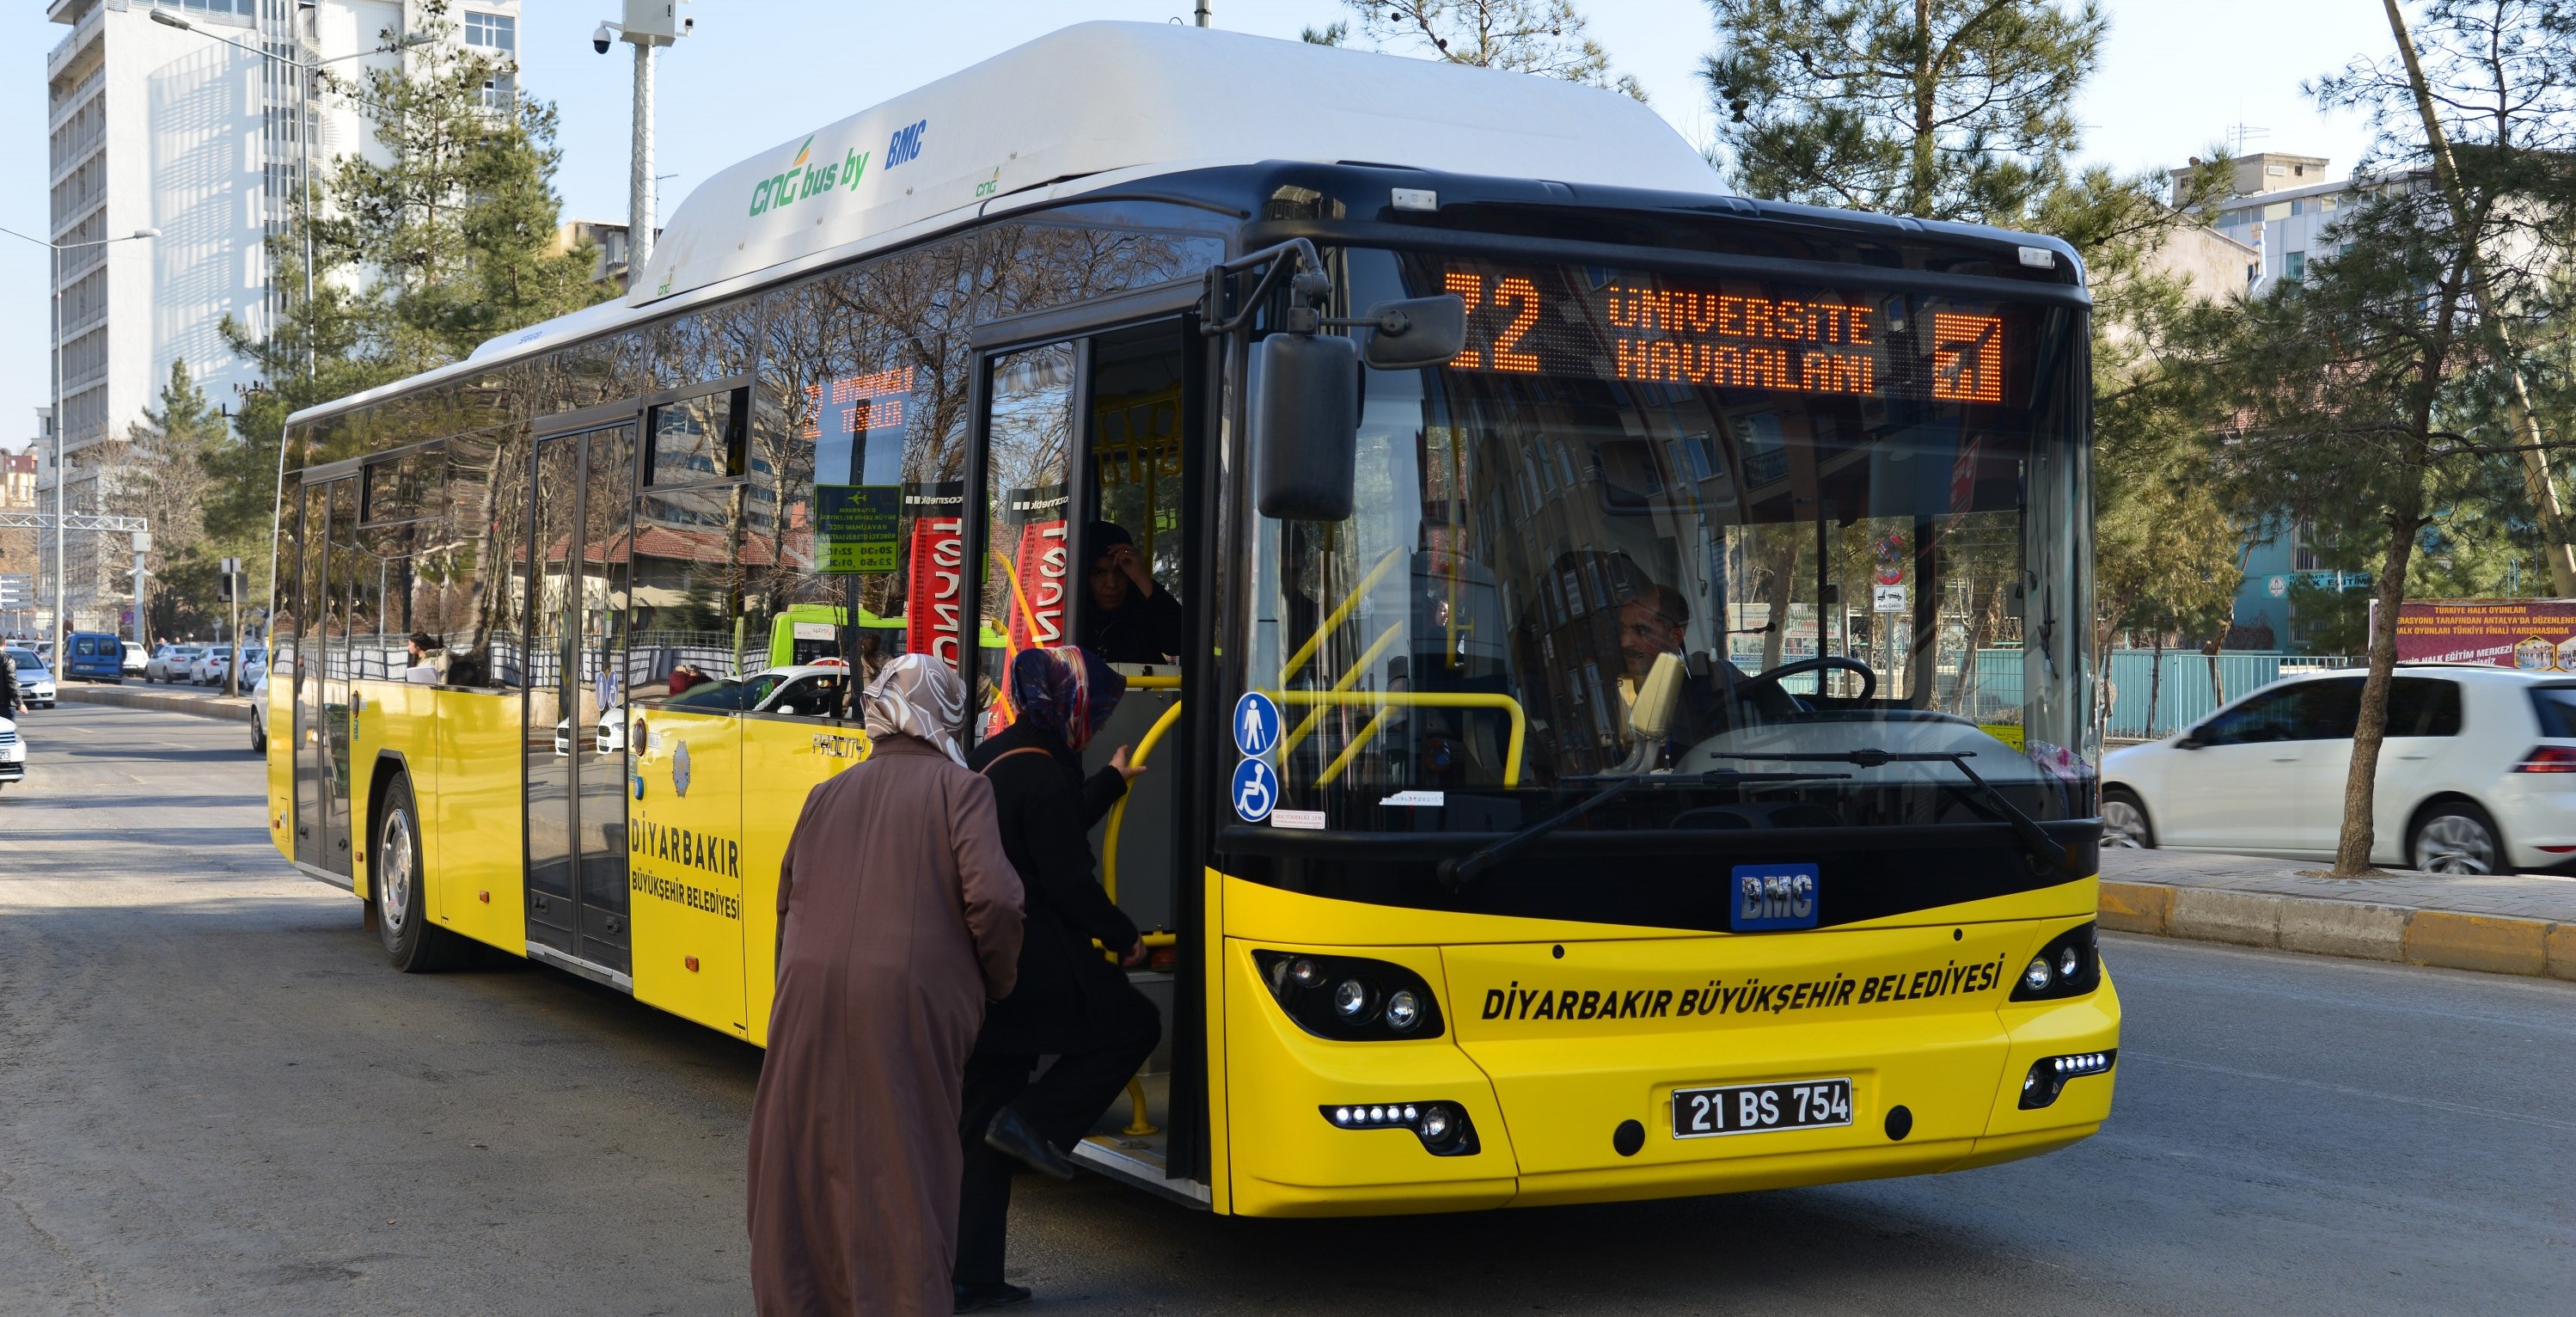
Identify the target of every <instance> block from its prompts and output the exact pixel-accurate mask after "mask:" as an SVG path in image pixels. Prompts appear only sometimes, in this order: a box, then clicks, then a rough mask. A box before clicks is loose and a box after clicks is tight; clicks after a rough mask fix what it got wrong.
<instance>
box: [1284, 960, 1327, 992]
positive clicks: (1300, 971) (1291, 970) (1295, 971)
mask: <svg viewBox="0 0 2576 1317" xmlns="http://www.w3.org/2000/svg"><path fill="white" fill-rule="evenodd" d="M1288 981H1289V982H1291V983H1294V984H1296V985H1297V986H1298V987H1301V988H1311V987H1314V986H1315V985H1316V984H1318V983H1321V982H1323V981H1324V971H1323V970H1322V969H1320V968H1318V967H1317V966H1316V964H1315V962H1313V961H1311V960H1308V959H1306V958H1305V957H1303V956H1299V957H1298V958H1297V959H1295V960H1292V961H1289V962H1288Z"/></svg>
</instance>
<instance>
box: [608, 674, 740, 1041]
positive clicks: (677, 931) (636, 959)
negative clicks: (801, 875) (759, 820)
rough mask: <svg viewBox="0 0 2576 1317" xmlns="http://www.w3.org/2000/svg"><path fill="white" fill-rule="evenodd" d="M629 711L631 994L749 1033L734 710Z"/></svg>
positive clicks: (737, 730)
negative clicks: (639, 729) (641, 729)
mask: <svg viewBox="0 0 2576 1317" xmlns="http://www.w3.org/2000/svg"><path fill="white" fill-rule="evenodd" d="M635 716H636V718H637V719H638V720H640V721H641V722H643V723H644V724H645V734H644V736H643V737H642V738H640V739H630V741H629V745H628V764H629V765H630V767H631V768H632V770H633V772H632V774H631V776H630V777H629V779H628V781H627V782H626V784H625V786H626V796H627V801H626V891H627V898H628V905H627V908H628V912H629V915H630V916H631V918H630V922H629V928H630V930H631V936H632V942H631V943H630V955H631V959H630V960H629V962H628V963H629V964H630V965H631V966H632V973H633V976H634V980H635V999H636V1000H637V1001H640V1002H644V1003H646V1004H647V1005H652V1006H659V1007H661V1008H662V1009H663V1010H666V1011H669V1012H671V1013H672V1014H674V1015H679V1016H684V1017H686V1018H688V1019H692V1020H695V1021H697V1022H698V1023H700V1024H703V1025H706V1026H707V1027H708V1028H711V1029H721V1030H724V1031H725V1032H727V1033H730V1034H732V1035H733V1036H734V1037H736V1038H748V1037H750V1036H751V1030H750V1026H749V1023H748V1019H747V1017H746V1016H745V1015H744V1014H743V917H742V915H743V890H744V881H743V875H744V874H745V873H746V872H748V870H747V869H746V868H745V862H746V860H747V859H748V857H747V856H746V855H745V854H744V849H745V848H744V847H743V845H742V822H743V790H744V787H743V784H744V782H745V781H746V779H745V777H744V775H743V771H742V739H743V724H742V720H741V719H739V718H736V717H733V716H732V715H730V714H724V713H696V712H692V711H690V710H686V709H653V710H649V711H645V712H642V713H638V714H637V715H635ZM627 735H628V736H629V737H630V738H633V737H634V732H633V730H632V728H631V727H630V728H629V730H628V732H627ZM603 762H606V763H613V762H614V760H613V759H612V760H606V761H603Z"/></svg>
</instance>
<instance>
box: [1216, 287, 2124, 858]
mask: <svg viewBox="0 0 2576 1317" xmlns="http://www.w3.org/2000/svg"><path fill="white" fill-rule="evenodd" d="M1345 260H1346V261H1347V265H1348V269H1349V270H1350V281H1351V286H1352V289H1353V291H1352V293H1351V297H1350V301H1351V304H1352V306H1354V307H1360V306H1365V305H1367V304H1369V303H1370V302H1372V301H1375V300H1378V299H1380V298H1387V297H1398V296H1409V295H1421V294H1424V293H1430V292H1440V291H1447V292H1452V293H1456V294H1458V295H1459V296H1460V297H1461V298H1462V299H1464V300H1465V302H1466V304H1467V307H1468V327H1469V332H1468V347H1467V350H1466V351H1465V352H1464V353H1462V354H1461V355H1460V356H1459V357H1458V358H1457V359H1456V360H1455V361H1452V362H1451V363H1449V364H1448V365H1446V366H1442V367H1437V368H1432V369H1428V370H1423V371H1419V372H1378V371H1370V372H1367V379H1366V381H1365V384H1364V389H1365V393H1364V407H1363V419H1362V424H1361V435H1360V450H1359V465H1358V471H1359V476H1358V496H1357V510H1356V511H1355V513H1354V515H1353V516H1352V517H1350V518H1349V519H1348V520H1346V521H1343V522H1340V523H1334V524H1324V523H1303V522H1296V523H1290V522H1279V521H1270V520H1262V521H1258V522H1256V523H1255V530H1254V534H1255V536H1256V540H1257V542H1256V544H1255V545H1254V549H1253V560H1254V561H1253V568H1254V581H1253V585H1254V590H1253V599H1254V607H1253V608H1252V609H1251V610H1250V612H1251V614H1252V616H1251V618H1250V621H1251V625H1252V628H1253V634H1252V636H1251V637H1250V639H1251V645H1250V653H1249V662H1250V665H1251V666H1250V671H1249V672H1248V673H1247V678H1248V681H1247V684H1248V685H1249V686H1251V687H1252V688H1254V689H1257V690H1263V691H1266V692H1268V693H1270V694H1271V695H1272V696H1273V698H1274V699H1275V700H1276V701H1277V702H1278V703H1279V705H1280V706H1281V709H1282V715H1283V722H1284V726H1285V727H1286V729H1287V731H1286V733H1285V735H1284V736H1283V737H1282V738H1281V741H1280V745H1279V748H1278V752H1277V754H1276V756H1275V763H1276V767H1277V770H1278V778H1279V801H1278V810H1277V811H1276V813H1275V814H1274V815H1273V816H1272V817H1271V818H1270V819H1269V822H1270V823H1271V824H1272V825H1273V826H1289V827H1328V828H1335V829H1357V830H1372V831H1374V830H1400V831H1420V830H1425V829H1429V830H1443V831H1498V830H1508V829H1509V828H1512V827H1516V826H1518V825H1519V824H1521V823H1522V822H1523V821H1525V819H1535V818H1536V817H1538V816H1539V815H1540V814H1541V813H1544V812H1545V811H1546V810H1547V809H1548V808H1549V800H1550V799H1551V798H1555V799H1559V800H1562V799H1564V798H1567V795H1568V793H1570V792H1576V791H1580V790H1583V789H1586V788H1587V787H1589V786H1592V785H1595V784H1600V783H1604V782H1608V781H1612V780H1615V779H1616V778H1617V777H1619V776H1621V775H1644V776H1648V777H1649V778H1650V779H1651V782H1650V783H1643V784H1640V785H1653V786H1656V787H1658V788H1661V789H1657V790H1652V791H1631V792H1628V793H1626V794H1625V795H1624V796H1623V797H1622V799H1621V801H1620V803H1619V806H1618V807H1617V809H1616V810H1614V811H1606V813H1607V816H1608V817H1607V818H1606V819H1595V820H1593V821H1592V822H1590V823H1587V824H1585V825H1583V826H1587V827H1595V828H1598V827H1604V826H1632V827H1653V828H1712V829H1746V828H1782V827H1853V826H1870V825H1887V824H1934V823H1948V822H1962V823H1992V822H1994V821H1995V820H1996V817H1997V811H1996V810H1995V808H1994V801H1993V798H1992V796H1991V795H1990V794H1981V793H1980V792H1979V791H1978V790H1976V789H1974V788H1973V787H1972V785H1971V782H1970V779H1969V778H1968V777H1967V776H1965V775H1963V774H1962V773H1961V772H1960V767H1961V765H1962V764H1963V763H1964V765H1965V767H1966V768H1967V769H1968V770H1970V771H1971V772H1973V774H1974V776H1975V777H1977V778H1982V779H1985V781H1987V782H1988V783H1991V784H1992V785H1993V786H1994V787H1995V788H1997V789H1999V790H2000V791H2002V792H2003V793H2004V794H2005V795H2006V796H2007V797H2008V798H2009V799H2010V801H2011V802H2012V803H2013V804H2014V805H2015V806H2016V807H2017V808H2019V809H2020V810H2023V811H2025V812H2027V813H2028V814H2029V815H2030V816H2031V817H2033V818H2036V819H2041V820H2047V819H2068V818H2079V817H2085V816H2088V815H2089V814H2090V813H2091V811H2092V808H2093V799H2092V794H2093V793H2092V771H2093V770H2092V767H2091V765H2092V763H2093V761H2094V759H2095V757H2096V755H2095V751H2094V747H2093V746H2092V745H2091V744H2090V742H2089V741H2088V731H2087V728H2088V726H2089V715H2088V704H2087V701H2088V696H2089V692H2088V690H2087V687H2086V664H2085V660H2084V649H2085V628H2086V619H2087V617H2088V616H2089V610H2088V604H2089V588H2090V582H2089V579H2088V578H2089V558H2088V551H2087V546H2088V545H2089V543H2090V536H2089V526H2088V524H2087V518H2088V515H2089V512H2088V509H2089V505H2090V497H2089V492H2088V489H2087V486H2086V483H2085V482H2086V479H2087V467H2086V447H2085V434H2084V430H2083V426H2084V421H2085V417H2084V409H2083V398H2084V387H2083V385H2084V376H2083V369H2084V355H2083V348H2084V341H2083V335H2084V324H2083V320H2082V318H2081V316H2080V314H2078V313H2077V312H2074V311H2072V310H2067V309H2054V308H2049V307H2043V306H2034V305H2029V304H2023V303H2014V302H2004V301H1980V300H1975V299H1971V298H1963V297H1957V296H1927V295H1922V294H1917V293H1891V292H1885V291H1870V290H1868V289H1867V288H1866V286H1865V284H1861V283H1860V276H1861V275H1862V273H1863V272H1861V271H1858V270H1855V271H1854V276H1855V284H1856V286H1853V287H1842V288H1819V287H1804V286H1788V285H1782V284H1778V283H1768V282H1762V281H1756V280H1749V279H1748V280H1739V279H1733V278H1719V277H1705V276H1689V277H1682V276H1673V275H1664V274H1654V273H1646V272H1640V271H1629V270H1619V269H1608V268H1600V267H1548V266H1535V267H1533V266H1514V265H1505V264H1496V263H1491V262H1487V261H1482V260H1471V259H1462V258H1451V257H1437V256H1415V255H1404V256H1398V255H1394V254H1390V253H1382V252H1364V251H1353V252H1348V253H1346V254H1345ZM1256 387H1257V385H1256ZM1662 655H1672V656H1673V657H1674V659H1675V660H1676V661H1677V662H1678V663H1679V664H1680V669H1679V673H1680V676H1681V683H1682V685H1681V692H1680V694H1679V696H1678V697H1677V699H1676V700H1675V702H1674V704H1673V706H1672V713H1671V717H1670V719H1669V721H1668V723H1667V725H1666V726H1665V727H1664V729H1663V730H1662V733H1661V734H1660V735H1658V736H1646V735H1643V734H1640V733H1638V732H1636V731H1635V730H1634V729H1632V728H1631V726H1630V712H1631V710H1632V709H1633V707H1634V706H1635V704H1636V701H1637V699H1638V697H1639V693H1640V689H1641V687H1642V686H1643V685H1644V681H1645V679H1646V678H1647V676H1648V675H1649V674H1651V673H1652V672H1653V671H1654V670H1655V668H1656V666H1657V660H1658V658H1659V656H1662ZM1882 751H1884V752H1889V755H1892V756H1894V757H1893V758H1890V757H1888V756H1885V755H1880V754H1878V753H1877V752H1882Z"/></svg>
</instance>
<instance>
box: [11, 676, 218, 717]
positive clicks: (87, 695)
mask: <svg viewBox="0 0 2576 1317" xmlns="http://www.w3.org/2000/svg"><path fill="white" fill-rule="evenodd" d="M54 698H55V699H57V700H60V701H62V702H63V703H65V704H111V705H114V706H116V707H118V708H120V709H154V710H158V711H160V712H162V713H185V714H192V715H194V716H196V717H199V718H220V719H223V720H224V721H226V722H245V721H248V719H249V717H250V701H249V700H247V699H226V698H224V697H223V696H221V695H179V694H174V693H171V692H167V691H150V690H141V691H131V690H127V689H125V688H124V687H122V686H66V685H61V684H59V683H57V684H56V685H55V687H54Z"/></svg>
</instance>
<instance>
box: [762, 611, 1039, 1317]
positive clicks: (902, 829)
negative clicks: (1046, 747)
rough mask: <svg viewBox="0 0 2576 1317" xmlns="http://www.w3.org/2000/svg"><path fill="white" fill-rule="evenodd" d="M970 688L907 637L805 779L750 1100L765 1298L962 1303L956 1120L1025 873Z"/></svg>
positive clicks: (783, 878) (788, 1308)
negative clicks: (840, 753)
mask: <svg viewBox="0 0 2576 1317" xmlns="http://www.w3.org/2000/svg"><path fill="white" fill-rule="evenodd" d="M965 702H966V690H965V687H964V685H963V684H962V683H960V682H959V681H958V679H957V677H956V675H955V674H954V673H951V672H950V671H949V670H948V668H947V665H945V664H943V663H940V662H938V661H937V660H935V659H932V658H930V657H929V656H927V655H921V654H908V655H905V656H903V657H901V658H898V659H896V660H895V661H893V662H892V663H889V664H887V665H886V670H885V671H884V672H883V673H881V674H879V676H878V678H877V680H876V682H875V684H874V685H872V686H871V687H870V688H869V690H868V707H867V729H868V737H869V739H870V741H871V742H872V743H873V748H872V750H871V752H870V754H869V757H868V758H867V760H866V761H865V762H863V763H860V764H857V765H855V766H853V767H851V768H849V769H847V770H845V771H843V772H842V773H841V774H839V775H838V776H836V777H834V778H832V779H831V780H830V781H827V782H825V783H823V784H822V785H820V786H818V787H815V788H814V790H813V791H812V792H811V793H809V794H808V795H807V796H806V797H805V809H804V812H803V813H802V814H801V815H799V816H798V817H797V820H796V831H795V832H794V834H793V835H792V836H791V837H790V838H789V840H788V843H787V856H786V859H785V860H784V861H783V862H782V863H781V864H780V866H779V874H778V920H779V925H778V992H777V998H776V1001H775V1003H774V1004H773V1005H772V1006H771V1008H770V1012H769V1054H768V1056H767V1058H766V1059H765V1060H764V1061H763V1063H762V1065H761V1070H760V1088H759V1092H758V1094H757V1095H756V1096H755V1097H754V1098H753V1100H752V1113H751V1175H750V1181H751V1184H750V1212H749V1215H750V1229H751V1282H752V1296H753V1300H754V1303H755V1304H756V1306H757V1307H758V1309H759V1311H760V1312H761V1313H762V1314H763V1317H787V1315H788V1314H794V1315H795V1317H808V1315H810V1314H848V1313H890V1314H904V1315H905V1317H927V1314H933V1313H946V1312H948V1311H949V1308H950V1304H951V1300H952V1297H953V1296H952V1293H951V1291H950V1288H949V1273H950V1271H951V1269H952V1268H953V1267H954V1266H955V1260H956V1253H957V1235H956V1226H957V1191H958V1185H959V1183H960V1176H961V1174H962V1171H963V1166H962V1164H961V1162H960V1159H959V1151H958V1146H957V1122H958V1120H959V1117H960V1113H961V1111H962V1109H963V1105H964V1098H963V1092H962V1085H963V1083H964V1077H965V1068H966V1057H967V1054H968V1051H969V1050H970V1049H971V1048H972V1046H973V1045H974V1041H975V1036H976V1031H977V1029H978V1028H979V1027H980V1026H981V1025H982V1023H983V1019H984V1012H985V1003H986V1002H987V1001H989V1000H992V999H996V998H1001V997H1005V996H1008V995H1009V994H1010V992H1011V983H1012V979H1013V977H1014V976H1015V974H1016V972H1017V969H1016V967H1017V965H1018V963H1019V951H1020V919H1021V912H1020V904H1021V892H1020V881H1019V879H1018V877H1016V876H1015V875H1014V874H1013V872H1012V869H1011V863H1010V860H1009V858H1008V857H1007V856H1006V855H1005V854H1004V852H1003V850H1002V844H1001V838H1000V836H999V834H998V832H997V831H996V828H995V822H994V812H993V789H992V786H991V784H989V783H988V782H986V781H985V780H984V779H983V778H981V777H978V776H977V775H975V774H974V773H972V772H970V771H968V770H967V768H966V766H965V761H964V757H963V756H962V755H960V754H959V753H958V749H957V742H956V740H955V728H956V727H957V725H958V721H959V720H960V719H961V718H962V717H963V716H964V715H965Z"/></svg>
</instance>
